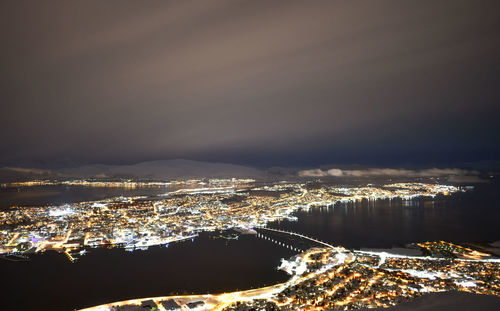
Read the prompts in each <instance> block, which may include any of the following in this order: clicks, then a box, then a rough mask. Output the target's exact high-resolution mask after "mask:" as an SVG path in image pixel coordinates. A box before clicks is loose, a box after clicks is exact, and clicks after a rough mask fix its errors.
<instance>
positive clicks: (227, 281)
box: [0, 233, 295, 310]
mask: <svg viewBox="0 0 500 311" xmlns="http://www.w3.org/2000/svg"><path fill="white" fill-rule="evenodd" d="M293 254H295V253H294V252H292V251H291V250H288V249H286V248H283V247H277V246H276V244H273V243H270V242H268V241H264V240H262V239H258V238H257V237H255V236H248V235H246V236H241V237H240V238H239V239H238V240H225V239H213V238H211V235H210V234H206V233H205V234H201V235H200V237H198V238H196V239H195V240H194V242H190V241H187V242H180V243H172V244H170V246H169V247H168V248H166V247H160V246H158V247H152V248H150V249H148V250H147V251H134V252H127V251H125V250H123V249H93V250H90V251H89V253H87V254H86V255H84V256H82V257H81V258H80V259H79V260H78V261H77V262H75V263H70V262H69V260H68V259H67V258H66V256H65V255H64V254H59V253H56V252H53V251H51V252H46V253H45V254H39V255H35V256H33V257H32V260H31V261H29V262H10V261H5V260H3V261H0V275H1V277H2V279H1V280H2V290H1V293H2V301H1V304H0V310H73V309H75V308H84V307H91V306H94V305H99V304H103V303H109V302H113V301H120V300H126V299H132V298H141V297H151V296H166V295H170V294H188V293H207V292H212V293H218V292H224V291H234V290H236V289H249V288H253V287H261V286H265V285H271V284H275V283H278V282H282V281H285V280H287V279H288V276H287V274H286V273H284V272H282V271H278V270H277V269H276V267H277V266H278V265H279V264H280V258H283V257H286V258H288V257H290V256H292V255H293Z"/></svg>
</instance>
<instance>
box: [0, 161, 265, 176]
mask: <svg viewBox="0 0 500 311" xmlns="http://www.w3.org/2000/svg"><path fill="white" fill-rule="evenodd" d="M264 176H266V173H265V172H264V171H261V170H258V169H255V168H251V167H247V166H242V165H236V164H228V163H212V162H201V161H192V160H183V159H176V160H160V161H148V162H141V163H137V164H131V165H105V164H92V165H84V166H79V167H71V168H64V169H55V170H46V169H44V170H41V169H32V168H20V167H3V168H0V182H9V181H23V180H32V179H53V178H91V177H96V178H140V179H155V180H168V179H181V178H195V177H208V178H225V177H240V178H257V179H259V178H262V177H264Z"/></svg>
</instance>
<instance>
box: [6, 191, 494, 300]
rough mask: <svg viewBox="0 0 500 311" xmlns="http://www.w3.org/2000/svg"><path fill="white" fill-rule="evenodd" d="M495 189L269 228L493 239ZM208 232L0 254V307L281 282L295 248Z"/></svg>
mask: <svg viewBox="0 0 500 311" xmlns="http://www.w3.org/2000/svg"><path fill="white" fill-rule="evenodd" d="M499 193H500V184H498V183H487V184H478V185H476V186H475V188H474V190H472V191H469V192H466V193H458V194H454V195H452V196H449V197H437V198H435V199H428V198H427V199H416V200H412V201H402V200H378V201H374V202H373V201H372V202H369V201H361V202H356V203H347V204H336V205H335V206H330V207H322V208H321V207H317V208H312V209H310V210H308V211H305V210H304V211H299V212H297V213H296V216H298V221H297V222H289V221H281V222H275V223H271V224H270V226H271V227H274V228H280V229H284V230H292V231H295V232H301V233H303V234H305V235H308V236H311V237H314V238H318V239H320V240H323V241H327V242H329V243H331V244H334V245H341V246H344V247H348V248H361V247H384V248H387V247H391V246H394V245H402V244H406V243H411V242H418V241H434V240H446V241H451V242H464V241H470V242H473V241H474V242H480V241H494V240H500V226H498V221H499V220H500V197H499V196H498V194H499ZM124 194H125V193H124ZM85 200H90V199H85ZM215 235H216V234H214V233H202V234H201V235H200V236H199V237H198V238H196V239H194V241H192V242H191V241H186V242H180V243H173V244H171V245H170V246H169V247H168V248H166V247H164V246H161V247H152V248H150V249H149V250H147V251H134V252H126V251H125V250H123V249H93V250H89V253H88V254H86V255H84V256H82V257H81V258H80V259H79V260H78V261H77V262H75V263H70V262H69V261H68V260H67V259H66V257H65V256H64V255H63V254H59V253H55V252H46V253H44V254H37V255H34V256H32V259H31V261H28V262H10V261H5V260H2V261H0V275H1V276H2V281H3V282H2V283H3V284H4V286H3V289H2V297H3V301H2V308H1V309H5V310H15V309H19V310H73V309H76V308H83V307H89V306H93V305H98V304H102V303H107V302H112V301H119V300H126V299H131V298H140V297H152V296H164V295H170V294H174V293H175V294H183V293H207V292H212V293H217V292H224V291H234V290H237V289H249V288H252V287H259V286H264V285H269V284H272V283H277V282H281V281H283V280H286V279H287V275H286V274H285V273H284V272H281V271H278V270H276V267H277V266H278V265H279V263H280V259H281V258H288V257H290V256H292V255H294V254H295V252H293V251H292V250H290V249H288V248H284V247H282V246H279V245H278V244H275V243H271V242H270V241H268V240H263V239H259V238H258V237H256V236H249V235H243V236H240V237H239V239H238V240H225V239H215V238H214V236H215ZM273 238H274V239H278V238H279V236H277V235H275V236H274V237H273Z"/></svg>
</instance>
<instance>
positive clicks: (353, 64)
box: [0, 0, 500, 166]
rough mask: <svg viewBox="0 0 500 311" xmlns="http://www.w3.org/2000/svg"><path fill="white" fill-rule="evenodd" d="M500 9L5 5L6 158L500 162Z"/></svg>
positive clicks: (395, 1) (56, 1) (348, 4)
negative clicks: (499, 136) (499, 118)
mask: <svg viewBox="0 0 500 311" xmlns="http://www.w3.org/2000/svg"><path fill="white" fill-rule="evenodd" d="M499 11H500V1H480V2H476V1H461V0H457V1H451V2H444V1H425V2H422V1H404V2H402V1H399V0H388V1H369V2H357V1H298V0H290V1H264V0H262V1H260V0H257V1H255V0H251V1H248V0H213V1H191V0H185V1H151V2H148V3H143V2H139V1H131V0H121V1H92V0H91V1H78V2H74V1H63V0H51V1H39V0H27V1H2V3H1V4H0V23H1V27H0V36H1V37H2V49H1V51H0V68H2V70H1V71H0V85H1V86H2V87H1V92H0V100H1V102H2V104H1V105H0V141H1V143H2V148H1V152H0V165H10V166H13V165H17V164H9V162H6V161H8V160H12V159H14V160H17V159H21V158H34V159H39V158H48V159H53V158H57V157H63V158H64V157H69V158H71V159H76V160H78V159H80V160H82V161H83V163H91V162H105V163H109V164H118V163H120V161H122V162H123V161H125V162H126V163H132V162H140V161H146V160H151V159H163V158H170V159H171V158H190V159H198V160H206V161H221V162H231V163H235V162H236V163H241V164H257V165H261V164H262V163H264V164H265V165H269V166H271V165H288V164H291V165H297V166H310V165H321V164H323V163H322V162H323V160H329V161H330V160H333V161H335V162H334V163H339V162H342V163H345V162H349V161H353V162H355V163H360V162H371V163H361V164H365V165H377V166H381V165H388V164H386V163H380V162H388V163H389V164H390V162H398V161H399V162H402V161H406V160H408V159H409V160H408V161H413V160H415V161H433V160H436V159H437V160H438V161H439V160H443V159H444V160H447V159H452V160H464V161H465V160H467V161H473V160H479V159H483V158H486V159H487V158H488V157H490V158H491V157H497V156H498V155H500V142H499V140H498V137H497V136H498V135H497V133H499V132H500V122H497V120H496V119H497V116H498V115H500V105H498V102H499V101H500V93H499V92H498V76H499V70H500V58H499V57H498V55H500V40H498V38H499V35H500V19H499V18H498V12H499ZM495 159H496V158H495ZM2 161H4V163H2ZM265 161H267V162H265ZM117 162H118V163H117ZM21 164H22V163H21ZM264 164H262V165H264Z"/></svg>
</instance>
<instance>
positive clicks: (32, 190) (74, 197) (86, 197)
mask: <svg viewBox="0 0 500 311" xmlns="http://www.w3.org/2000/svg"><path fill="white" fill-rule="evenodd" d="M168 191H169V189H167V188H163V187H144V188H135V189H126V188H98V187H84V186H67V185H58V186H36V187H19V188H1V189H0V210H1V209H4V208H7V207H9V206H14V205H15V206H40V205H59V204H64V203H76V202H84V201H95V200H102V199H106V198H110V197H117V196H136V195H155V194H162V193H166V192H168Z"/></svg>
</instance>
